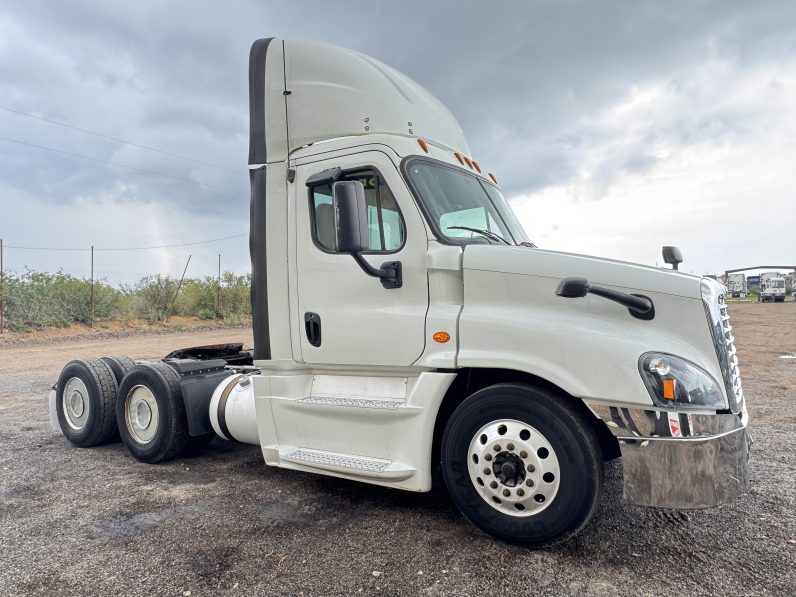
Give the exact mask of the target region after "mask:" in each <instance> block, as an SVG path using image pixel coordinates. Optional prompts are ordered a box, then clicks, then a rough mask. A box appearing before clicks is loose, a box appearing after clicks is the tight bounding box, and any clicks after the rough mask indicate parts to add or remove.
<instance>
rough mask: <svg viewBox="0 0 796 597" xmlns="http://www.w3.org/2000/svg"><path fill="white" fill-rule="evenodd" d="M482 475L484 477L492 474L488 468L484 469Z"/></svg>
mask: <svg viewBox="0 0 796 597" xmlns="http://www.w3.org/2000/svg"><path fill="white" fill-rule="evenodd" d="M484 474H485V475H491V474H492V469H490V468H489V467H487V468H485V469H484Z"/></svg>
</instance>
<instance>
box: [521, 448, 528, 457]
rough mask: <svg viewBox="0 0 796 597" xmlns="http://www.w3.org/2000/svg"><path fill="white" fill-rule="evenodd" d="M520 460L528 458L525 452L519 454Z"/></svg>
mask: <svg viewBox="0 0 796 597" xmlns="http://www.w3.org/2000/svg"><path fill="white" fill-rule="evenodd" d="M520 458H528V452H526V451H525V450H523V451H522V452H520Z"/></svg>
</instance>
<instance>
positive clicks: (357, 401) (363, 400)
mask: <svg viewBox="0 0 796 597" xmlns="http://www.w3.org/2000/svg"><path fill="white" fill-rule="evenodd" d="M296 402H297V403H299V404H317V405H318V406H349V407H352V408H379V409H388V410H395V409H396V408H399V407H401V406H403V405H404V404H405V402H404V401H403V400H400V399H390V398H367V397H353V396H305V397H304V398H298V399H297V400H296Z"/></svg>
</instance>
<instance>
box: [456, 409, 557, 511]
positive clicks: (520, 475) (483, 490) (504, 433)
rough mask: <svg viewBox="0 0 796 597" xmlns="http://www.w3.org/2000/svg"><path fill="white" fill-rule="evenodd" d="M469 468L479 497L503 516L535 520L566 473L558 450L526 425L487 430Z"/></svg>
mask: <svg viewBox="0 0 796 597" xmlns="http://www.w3.org/2000/svg"><path fill="white" fill-rule="evenodd" d="M467 462H468V471H469V473H470V480H471V481H472V482H473V486H474V487H475V489H476V491H478V494H479V495H480V496H481V497H482V498H483V500H484V501H485V502H486V503H487V504H489V505H490V506H492V507H493V508H495V509H496V510H498V511H500V512H502V513H503V514H509V515H511V516H533V515H534V514H538V513H539V512H541V511H542V510H544V509H545V508H547V506H549V505H550V504H551V503H552V501H553V499H555V496H556V493H558V487H559V484H560V473H561V470H560V468H559V464H558V458H557V457H556V453H555V451H554V450H553V446H552V445H550V442H549V441H547V438H545V437H544V436H543V435H542V434H541V433H540V432H539V431H537V430H536V429H535V428H534V427H531V426H530V425H528V424H526V423H523V422H522V421H517V420H514V419H506V420H500V421H493V422H491V423H488V424H487V425H484V426H483V427H482V428H481V429H479V430H478V432H476V434H475V435H474V436H473V439H472V441H471V442H470V447H469V451H468V454H467Z"/></svg>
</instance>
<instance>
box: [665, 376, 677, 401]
mask: <svg viewBox="0 0 796 597" xmlns="http://www.w3.org/2000/svg"><path fill="white" fill-rule="evenodd" d="M676 383H677V382H676V380H674V379H664V380H663V397H664V398H666V399H667V400H674V386H675V384H676Z"/></svg>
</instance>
